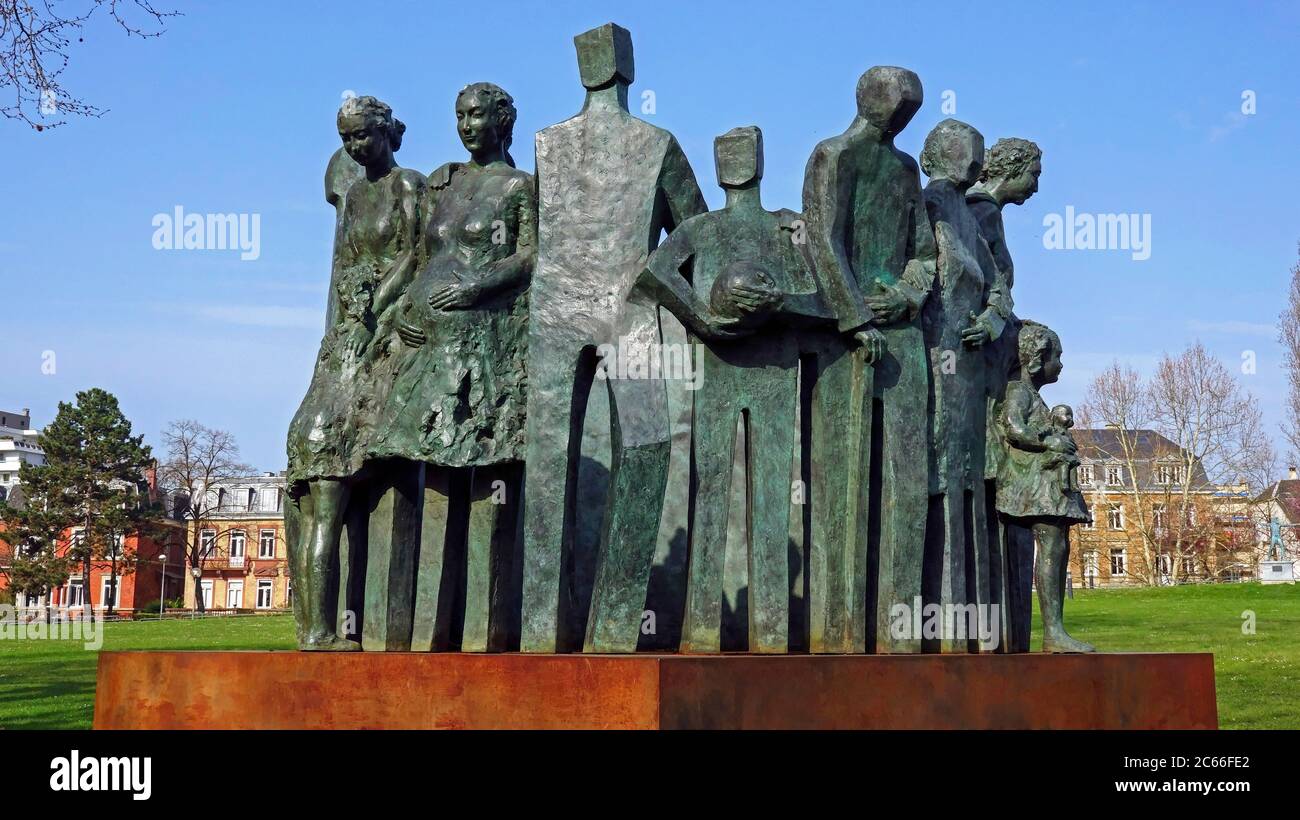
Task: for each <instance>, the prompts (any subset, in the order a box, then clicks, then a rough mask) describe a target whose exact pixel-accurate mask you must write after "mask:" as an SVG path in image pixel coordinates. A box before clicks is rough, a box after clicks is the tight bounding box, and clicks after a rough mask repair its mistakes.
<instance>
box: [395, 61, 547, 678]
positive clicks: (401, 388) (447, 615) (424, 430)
mask: <svg viewBox="0 0 1300 820" xmlns="http://www.w3.org/2000/svg"><path fill="white" fill-rule="evenodd" d="M515 118H516V110H515V106H514V101H513V100H512V99H511V97H510V95H509V94H507V93H506V92H505V91H504V90H503V89H501V88H500V87H499V86H496V85H493V84H491V83H474V84H473V85H469V86H466V87H465V88H463V89H462V90H461V92H460V93H459V94H458V95H457V97H456V122H457V130H458V131H459V134H460V138H461V142H462V143H463V144H464V146H465V148H466V149H467V150H468V151H469V154H470V157H469V161H468V162H464V163H448V164H447V165H444V166H442V167H441V168H439V169H438V170H437V171H435V172H434V173H433V174H432V175H431V176H430V185H429V194H428V199H427V203H428V204H427V211H428V221H427V223H426V226H425V230H424V235H423V239H422V243H421V251H420V270H419V273H418V275H417V276H416V278H415V281H414V283H413V284H412V285H411V287H410V289H409V290H408V291H407V292H406V293H405V295H403V296H402V297H401V299H400V300H399V301H398V303H397V304H396V306H395V309H394V311H393V315H392V317H391V324H392V326H393V327H394V329H395V333H396V337H397V339H398V340H400V343H394V344H393V347H392V350H393V357H392V364H391V366H392V367H393V370H394V377H393V382H392V385H391V387H390V388H389V392H388V394H387V398H386V405H385V409H384V412H383V418H384V425H383V427H382V429H381V430H379V431H378V433H377V435H376V436H375V438H374V442H373V445H372V446H371V447H370V454H371V455H372V456H374V457H377V458H405V459H410V460H414V461H422V462H424V463H425V465H426V466H425V487H426V492H425V499H424V505H425V511H424V518H423V532H422V535H421V543H422V545H423V546H422V548H421V557H420V566H419V571H418V575H417V580H416V585H417V591H416V609H417V611H416V615H415V635H414V638H413V641H412V648H413V649H421V648H422V649H434V650H439V649H447V648H452V646H453V645H454V643H455V636H454V632H455V628H454V627H453V622H454V623H459V622H460V618H459V614H458V613H457V614H456V615H453V614H452V613H453V610H459V608H460V607H459V606H458V604H457V599H458V596H459V594H460V590H461V589H463V590H464V626H463V630H462V635H461V639H460V648H461V649H462V650H464V651H478V652H482V651H501V650H505V649H507V648H509V647H511V646H512V645H513V646H517V644H518V640H519V617H520V613H519V594H520V588H521V582H522V575H521V572H522V566H521V565H520V564H519V562H518V561H517V560H516V556H517V555H518V554H519V543H518V542H519V539H518V538H517V537H516V530H517V524H518V513H519V510H520V502H521V501H522V479H523V444H524V398H525V379H524V358H525V353H526V344H527V332H528V327H527V319H528V315H527V308H528V295H527V288H528V283H529V279H530V277H531V274H532V270H533V261H534V258H535V255H536V235H537V221H536V220H537V209H536V205H535V200H534V192H533V180H532V177H531V176H530V175H528V174H526V173H524V172H522V171H519V170H516V169H515V167H514V160H513V159H512V158H511V156H510V151H509V148H510V142H511V136H512V132H513V128H514V124H515ZM385 324H387V323H385ZM462 554H463V555H464V557H463V558H462V557H461V556H462ZM462 571H463V572H464V575H463V576H462V575H461V572H462ZM462 577H463V585H462V580H461V579H462Z"/></svg>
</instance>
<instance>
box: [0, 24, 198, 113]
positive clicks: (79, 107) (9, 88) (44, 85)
mask: <svg viewBox="0 0 1300 820" xmlns="http://www.w3.org/2000/svg"><path fill="white" fill-rule="evenodd" d="M55 5H56V4H54V3H51V2H50V0H0V95H5V96H8V95H9V94H12V97H11V99H12V103H11V104H10V105H0V114H3V115H4V117H5V118H6V119H12V120H21V121H22V122H25V123H27V124H28V125H30V126H31V127H32V128H35V129H36V130H37V131H44V130H45V129H47V128H57V127H58V126H60V125H63V124H65V122H66V120H64V119H62V117H65V116H78V117H99V116H102V115H103V114H105V113H106V111H105V110H104V109H101V108H98V107H97V106H94V105H91V104H89V103H86V102H83V101H82V100H80V99H78V98H77V97H75V96H73V95H72V93H70V92H69V91H68V90H67V89H66V88H64V87H63V85H62V84H61V82H60V79H59V78H60V76H61V75H62V74H63V72H64V70H65V69H67V67H68V60H69V54H70V51H69V50H70V49H71V47H72V41H73V38H76V41H77V42H78V43H80V42H82V40H83V37H82V35H83V32H84V30H85V26H86V23H87V22H89V21H90V19H91V18H92V17H94V16H95V14H96V13H97V12H99V11H100V10H101V9H102V10H106V11H107V14H108V15H109V16H110V17H111V18H112V19H113V21H114V22H115V23H116V24H117V26H118V27H119V28H121V29H122V30H123V31H125V32H126V35H127V36H128V37H140V38H149V37H158V36H161V35H162V34H163V33H164V32H165V31H166V29H165V28H164V27H163V24H164V20H165V18H168V17H177V16H180V12H178V11H159V10H158V9H157V8H155V7H154V6H153V4H152V3H151V2H150V0H82V5H81V8H82V9H83V12H82V13H81V14H73V15H70V16H65V15H64V14H61V13H60V12H59V11H56V10H55ZM127 9H130V10H132V11H134V12H135V13H134V14H131V15H128V13H127V11H126V10H127ZM132 17H140V18H142V19H143V20H144V21H145V22H144V23H143V24H141V23H137V22H133V20H132ZM33 117H35V119H33Z"/></svg>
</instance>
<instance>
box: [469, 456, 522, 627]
mask: <svg viewBox="0 0 1300 820" xmlns="http://www.w3.org/2000/svg"><path fill="white" fill-rule="evenodd" d="M520 474H521V469H520V468H519V467H518V466H517V465H513V464H508V465H499V466H494V467H476V468H474V470H473V478H472V479H471V482H470V492H469V533H468V539H467V547H466V563H465V630H464V633H463V637H462V638H461V651H463V652H504V651H506V650H507V649H508V648H509V647H510V644H511V643H512V642H517V641H518V634H519V632H518V628H517V627H516V625H515V624H516V613H517V612H518V610H519V604H518V600H519V595H518V590H517V589H516V588H515V585H514V578H515V573H514V568H515V565H516V563H517V561H516V560H515V553H516V540H515V532H516V530H517V527H516V522H517V519H518V510H519V501H520V498H519V492H520V490H522V489H523V488H522V486H521V485H520V481H519V479H520Z"/></svg>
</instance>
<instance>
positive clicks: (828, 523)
mask: <svg viewBox="0 0 1300 820" xmlns="http://www.w3.org/2000/svg"><path fill="white" fill-rule="evenodd" d="M816 377H817V382H816V384H815V385H814V386H813V390H812V408H811V412H812V414H813V415H812V446H811V448H810V449H811V461H812V487H811V488H810V493H809V496H810V498H809V500H810V502H811V503H812V545H811V548H810V549H809V564H810V567H809V569H810V581H809V598H810V602H809V606H810V611H811V616H810V622H809V641H810V649H811V651H812V652H814V653H828V654H845V653H851V652H862V651H865V649H866V643H867V639H866V631H867V617H866V610H867V592H866V581H867V538H866V526H867V498H866V488H867V481H866V477H867V476H868V475H870V473H869V457H870V440H869V437H870V430H871V427H870V396H871V383H870V379H871V369H870V367H868V366H866V365H865V364H864V362H863V361H862V358H861V355H860V354H859V353H857V352H853V351H847V350H843V349H839V350H836V349H831V350H828V351H827V352H826V353H825V354H824V355H820V356H819V357H818V372H817V376H816ZM864 391H865V392H864Z"/></svg>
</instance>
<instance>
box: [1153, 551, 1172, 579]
mask: <svg viewBox="0 0 1300 820" xmlns="http://www.w3.org/2000/svg"><path fill="white" fill-rule="evenodd" d="M1156 568H1157V569H1159V570H1160V575H1161V576H1163V577H1165V578H1168V577H1169V574H1170V572H1171V571H1172V568H1173V559H1172V558H1171V557H1170V555H1169V553H1167V552H1162V553H1160V554H1159V555H1157V556H1156Z"/></svg>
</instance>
